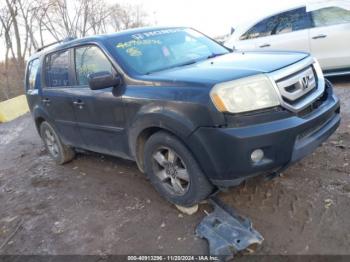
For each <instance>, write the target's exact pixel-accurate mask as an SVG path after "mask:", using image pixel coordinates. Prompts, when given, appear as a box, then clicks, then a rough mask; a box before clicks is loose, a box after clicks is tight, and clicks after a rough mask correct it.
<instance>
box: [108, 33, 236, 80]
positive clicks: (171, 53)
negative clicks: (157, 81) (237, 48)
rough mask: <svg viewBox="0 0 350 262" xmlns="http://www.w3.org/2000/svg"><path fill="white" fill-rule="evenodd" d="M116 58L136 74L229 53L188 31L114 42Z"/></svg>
mask: <svg viewBox="0 0 350 262" xmlns="http://www.w3.org/2000/svg"><path fill="white" fill-rule="evenodd" d="M112 44H113V46H114V47H115V50H116V52H117V55H118V59H121V60H123V62H124V64H125V65H126V66H127V67H128V68H129V69H132V70H133V71H134V72H136V73H138V74H143V75H144V74H150V73H153V72H157V71H162V70H165V69H170V68H174V67H179V66H184V65H189V64H192V63H196V62H198V61H201V60H204V59H208V58H211V57H215V56H218V55H223V54H227V53H229V51H228V50H227V49H226V48H224V47H223V46H221V45H219V44H218V43H216V42H215V41H213V40H211V39H209V38H208V37H206V36H204V35H202V34H200V33H199V32H197V31H195V30H192V29H188V28H172V29H161V30H155V31H146V32H142V33H138V34H133V35H127V36H123V37H118V39H117V40H116V39H113V43H112Z"/></svg>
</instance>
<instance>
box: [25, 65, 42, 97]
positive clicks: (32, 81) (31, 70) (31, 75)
mask: <svg viewBox="0 0 350 262" xmlns="http://www.w3.org/2000/svg"><path fill="white" fill-rule="evenodd" d="M39 66H40V61H39V59H34V60H32V61H30V62H29V63H28V71H27V79H26V88H27V90H33V89H37V88H38V87H37V75H38V71H39Z"/></svg>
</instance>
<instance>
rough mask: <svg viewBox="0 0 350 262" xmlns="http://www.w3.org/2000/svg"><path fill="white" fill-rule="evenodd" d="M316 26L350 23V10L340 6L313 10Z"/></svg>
mask: <svg viewBox="0 0 350 262" xmlns="http://www.w3.org/2000/svg"><path fill="white" fill-rule="evenodd" d="M311 15H312V19H313V21H314V25H315V27H320V26H330V25H338V24H344V23H350V11H348V10H345V9H342V8H340V7H327V8H322V9H319V10H315V11H313V12H311Z"/></svg>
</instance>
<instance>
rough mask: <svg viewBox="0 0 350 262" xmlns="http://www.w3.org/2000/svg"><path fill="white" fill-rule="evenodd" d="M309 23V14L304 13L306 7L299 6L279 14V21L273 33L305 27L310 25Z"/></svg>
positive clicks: (287, 31)
mask: <svg viewBox="0 0 350 262" xmlns="http://www.w3.org/2000/svg"><path fill="white" fill-rule="evenodd" d="M310 24H311V23H310V19H309V16H308V14H307V13H306V8H305V7H304V8H299V9H296V10H292V11H288V12H285V13H282V14H281V15H280V16H279V22H278V26H277V27H276V32H275V33H276V34H283V33H290V32H293V31H298V30H303V29H307V28H309V27H310Z"/></svg>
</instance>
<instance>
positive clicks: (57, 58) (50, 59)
mask: <svg viewBox="0 0 350 262" xmlns="http://www.w3.org/2000/svg"><path fill="white" fill-rule="evenodd" d="M45 83H46V86H47V87H65V86H70V85H71V83H70V81H69V50H65V51H60V52H56V53H52V54H50V55H48V56H46V58H45Z"/></svg>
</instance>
